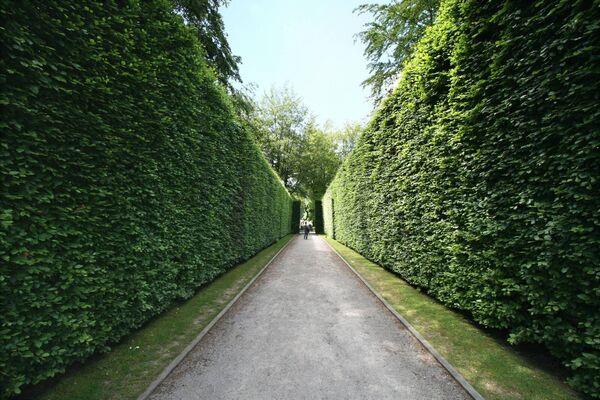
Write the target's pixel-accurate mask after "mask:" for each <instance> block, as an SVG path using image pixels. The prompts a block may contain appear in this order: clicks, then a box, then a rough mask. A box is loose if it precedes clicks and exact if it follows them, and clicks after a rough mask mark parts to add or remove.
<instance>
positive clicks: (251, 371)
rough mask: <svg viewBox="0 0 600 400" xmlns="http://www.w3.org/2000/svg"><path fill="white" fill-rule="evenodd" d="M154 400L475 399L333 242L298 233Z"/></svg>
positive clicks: (176, 370)
mask: <svg viewBox="0 0 600 400" xmlns="http://www.w3.org/2000/svg"><path fill="white" fill-rule="evenodd" d="M150 398H151V399H154V400H157V399H173V400H175V399H177V400H191V399H211V400H212V399H407V400H408V399H410V400H418V399H427V400H433V399H452V400H455V399H469V398H470V397H469V396H468V395H467V394H466V393H465V392H464V391H463V389H462V388H461V387H460V386H459V385H458V384H457V383H456V382H455V381H454V380H453V379H452V377H451V376H450V375H449V374H448V373H447V372H446V370H444V369H443V368H442V367H441V366H440V365H439V364H438V363H437V361H436V360H435V359H434V358H433V357H432V356H431V355H430V354H429V353H428V352H427V351H426V350H425V349H424V348H423V347H422V346H421V345H420V343H419V342H417V341H416V340H415V339H414V338H413V337H412V336H411V334H410V333H409V332H408V331H407V330H406V329H405V328H404V326H403V325H401V324H400V323H399V322H398V321H397V320H396V319H395V318H394V317H393V316H392V315H391V313H390V312H389V311H388V310H387V309H386V308H385V307H384V306H383V305H382V304H381V303H380V302H379V301H378V300H377V298H376V297H375V296H373V294H372V293H371V292H369V291H368V289H367V288H365V287H364V285H363V284H362V283H361V282H360V281H359V280H358V279H357V278H356V276H354V275H353V274H352V272H351V271H350V270H348V268H347V267H346V266H345V265H344V264H343V262H342V261H341V260H340V259H339V257H338V256H337V255H336V254H335V253H334V252H333V251H332V250H331V248H329V246H328V245H327V244H326V243H325V242H324V240H323V239H321V238H319V237H317V236H314V235H311V237H310V239H308V240H303V239H302V237H300V236H298V237H296V238H294V239H292V242H291V243H290V244H289V245H288V247H287V248H286V249H285V250H284V251H283V252H282V253H281V254H280V255H279V256H278V257H277V259H276V260H275V261H274V262H273V263H272V264H271V266H270V267H269V268H268V269H267V270H266V271H265V272H264V274H263V275H262V276H261V277H260V278H259V279H258V280H257V281H256V282H255V284H254V285H253V286H252V287H251V288H250V289H249V290H248V291H247V292H246V293H245V294H244V295H243V296H242V297H241V298H240V299H239V301H238V302H237V303H236V304H235V305H234V306H233V307H232V308H231V309H230V310H229V312H228V313H227V314H226V315H225V316H224V317H223V318H222V319H221V320H220V321H219V322H218V323H217V324H216V325H215V326H214V327H213V328H212V330H211V331H209V333H208V334H207V335H206V336H205V337H204V338H203V339H202V340H201V341H200V343H199V344H198V345H197V346H196V348H195V349H194V350H192V352H191V353H190V354H188V356H187V357H186V358H185V359H184V360H183V361H182V362H181V364H179V366H178V367H177V368H176V369H175V370H174V371H173V372H172V373H171V374H170V375H169V376H168V377H167V379H166V380H165V381H163V383H162V384H161V385H160V386H159V387H158V388H157V389H156V390H155V391H154V393H153V394H152V395H151V396H150Z"/></svg>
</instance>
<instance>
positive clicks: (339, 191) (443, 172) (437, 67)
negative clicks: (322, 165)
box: [323, 0, 600, 398]
mask: <svg viewBox="0 0 600 400" xmlns="http://www.w3.org/2000/svg"><path fill="white" fill-rule="evenodd" d="M598 38H600V6H599V4H598V2H594V1H570V2H563V1H561V2H558V1H550V0H547V1H536V2H517V1H475V0H472V1H465V0H447V1H443V2H442V8H441V12H440V16H439V18H438V19H437V21H436V23H435V24H434V25H433V26H432V27H431V28H430V29H428V31H427V33H426V35H425V37H424V38H423V39H422V40H421V41H420V42H419V43H418V45H417V48H416V52H415V54H414V56H413V57H412V58H411V59H410V60H409V61H408V63H407V64H406V66H405V68H404V70H403V73H402V77H401V79H400V80H399V82H398V84H397V87H396V88H395V90H394V92H393V94H392V95H390V97H389V98H388V99H387V101H385V103H384V104H383V105H382V106H381V107H380V108H379V109H378V111H377V112H376V114H375V116H374V118H373V119H372V121H371V123H370V125H369V127H368V128H367V130H366V132H365V133H364V135H363V136H362V137H361V139H360V140H359V143H358V145H357V147H356V148H355V149H354V150H353V152H352V153H351V154H350V156H349V157H348V158H347V159H346V161H345V162H344V164H343V165H342V167H341V169H340V171H339V172H338V174H337V176H336V178H335V179H334V181H333V182H332V184H331V185H330V187H329V190H328V192H327V194H326V195H325V197H324V200H323V201H324V202H325V206H324V209H325V210H326V214H327V215H326V216H325V224H326V227H327V231H328V234H330V235H331V234H332V233H333V232H334V233H335V236H336V239H337V240H339V241H341V242H342V243H344V244H346V245H348V246H350V247H352V248H354V249H356V250H357V251H359V252H360V253H362V254H363V255H365V256H366V257H368V258H370V259H372V260H373V261H375V262H377V263H379V264H381V265H384V266H385V267H387V268H389V269H390V270H392V271H395V272H397V273H398V274H399V275H400V276H402V277H403V278H404V279H406V280H407V281H408V282H410V283H411V284H414V285H416V286H419V287H422V288H424V289H425V290H426V291H427V292H428V293H429V294H430V295H432V296H434V297H435V298H437V299H438V300H440V301H441V302H443V303H444V304H446V305H448V306H450V307H453V308H456V309H460V310H464V311H466V312H469V313H470V314H471V315H472V316H473V318H474V319H475V321H477V322H479V323H480V324H482V325H484V326H487V327H494V328H501V329H507V330H508V331H509V332H510V338H509V340H510V341H511V342H513V343H515V342H537V343H543V344H544V345H545V346H547V348H548V349H549V350H550V351H551V352H552V353H553V354H554V355H555V356H556V357H558V358H559V359H560V360H562V361H563V362H564V363H565V365H566V366H568V367H569V368H570V369H571V370H572V377H571V378H570V382H571V384H572V385H573V386H574V387H576V388H578V389H580V390H581V391H583V392H585V393H587V394H589V395H592V396H594V397H596V398H597V397H599V396H600V268H599V266H600V265H599V264H600V235H599V228H600V201H599V197H598V194H599V193H600V187H599V181H600V134H599V131H600V130H599V128H600V126H599V121H600V107H599V100H600V97H599V95H600V87H599V85H598V83H599V82H600V69H599V68H598V65H599V64H598V54H600V40H598ZM332 202H333V203H332Z"/></svg>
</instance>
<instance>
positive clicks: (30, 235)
mask: <svg viewBox="0 0 600 400" xmlns="http://www.w3.org/2000/svg"><path fill="white" fill-rule="evenodd" d="M0 13H1V15H2V21H3V27H2V36H1V40H2V44H1V45H2V49H3V51H2V53H3V55H2V58H1V60H0V65H1V69H0V80H1V82H2V92H1V93H0V98H1V101H2V108H3V109H2V121H1V132H2V133H1V135H2V141H1V143H0V173H1V178H2V190H1V192H0V207H1V208H0V260H1V268H0V387H1V393H0V397H7V396H10V395H11V394H14V393H17V392H18V391H19V387H21V386H22V385H26V384H33V383H36V382H39V381H41V380H44V379H46V378H49V377H51V376H54V375H55V374H57V373H59V372H61V371H63V370H64V369H65V367H67V366H68V365H69V364H71V363H73V362H74V361H76V360H82V359H84V358H86V357H88V356H90V355H91V354H93V353H95V352H101V351H105V350H107V349H108V346H109V345H110V344H111V343H113V342H115V341H117V340H119V339H120V338H121V337H123V336H124V335H126V334H127V333H129V332H131V331H132V330H133V329H135V328H137V327H139V326H140V325H142V324H143V323H144V322H146V321H148V320H149V319H150V318H152V317H153V316H155V315H157V314H159V313H160V312H161V311H163V310H165V309H167V308H168V307H170V306H171V305H172V304H173V302H175V301H176V300H178V299H184V298H187V297H190V296H191V295H192V294H193V293H194V291H195V290H196V289H197V288H198V287H200V286H201V285H202V284H204V283H206V282H209V281H211V280H212V279H214V278H215V277H216V276H217V275H219V274H221V273H222V272H223V271H225V270H226V269H228V268H229V267H231V266H233V265H234V264H236V263H239V262H240V261H242V260H244V259H247V258H249V257H251V256H252V255H253V254H255V253H256V252H257V251H258V250H260V249H261V248H264V247H265V246H267V245H269V244H270V243H273V242H274V241H276V240H277V239H278V238H280V237H282V236H283V235H285V234H287V233H289V232H290V218H291V198H290V196H289V195H288V193H287V191H286V190H285V188H284V186H283V184H282V183H281V182H280V180H279V178H278V177H277V176H276V174H275V173H274V172H273V171H272V170H271V169H270V168H269V166H268V164H267V162H266V161H265V159H264V158H263V156H262V154H261V152H260V150H259V149H258V148H257V146H256V145H255V144H254V142H253V141H252V140H251V138H250V134H249V132H246V131H245V128H242V126H241V125H240V124H238V123H237V122H236V120H235V118H234V113H233V111H232V107H231V105H230V101H229V99H228V97H227V95H226V94H225V93H224V91H223V89H222V88H221V87H220V86H219V85H218V84H217V83H216V79H215V76H214V74H213V73H212V71H211V70H209V68H208V67H207V64H206V62H205V60H204V53H203V50H202V49H201V47H200V45H199V43H198V40H197V39H196V35H195V33H194V32H192V31H191V30H190V28H188V27H186V26H185V25H184V23H183V21H182V19H181V17H180V16H178V15H176V14H174V13H173V12H172V10H171V2H169V1H167V0H152V1H134V0H132V1H99V0H98V1H92V0H89V1H60V0H48V1H43V2H42V1H25V2H23V1H16V0H4V1H2V3H1V7H0Z"/></svg>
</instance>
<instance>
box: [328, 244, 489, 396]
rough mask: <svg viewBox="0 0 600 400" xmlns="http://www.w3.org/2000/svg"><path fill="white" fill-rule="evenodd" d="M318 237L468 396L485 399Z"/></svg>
mask: <svg viewBox="0 0 600 400" xmlns="http://www.w3.org/2000/svg"><path fill="white" fill-rule="evenodd" d="M319 239H321V240H323V241H324V242H325V243H327V246H329V248H331V250H333V252H334V253H335V254H337V256H338V257H339V258H340V259H341V260H342V261H343V262H344V264H346V266H347V267H348V268H350V270H351V271H352V272H353V273H354V275H356V276H357V277H358V279H360V281H361V282H362V283H363V284H364V285H365V286H366V287H367V288H368V289H369V290H370V291H371V293H373V294H374V295H375V297H377V298H378V299H379V301H380V302H381V303H382V304H383V305H384V306H385V308H387V309H388V311H390V312H391V313H392V315H394V317H396V318H397V319H398V320H399V321H400V323H401V324H402V325H404V326H405V327H406V329H408V331H409V332H410V333H411V334H412V335H413V336H414V337H415V339H417V340H418V341H419V343H421V344H422V345H423V347H425V349H427V351H429V353H431V355H432V356H433V357H434V358H435V359H436V360H437V361H438V362H439V363H440V364H441V365H442V367H444V369H445V370H446V371H448V373H449V374H450V375H451V376H452V377H453V378H454V380H455V381H456V382H458V384H459V385H460V386H461V387H462V388H463V389H464V390H465V391H466V392H467V393H468V394H469V396H471V397H472V398H473V399H475V400H485V398H484V397H483V396H482V395H481V394H480V393H479V392H478V391H477V390H475V388H474V387H473V386H471V384H470V383H469V382H468V381H467V380H466V379H465V377H464V376H462V375H461V373H460V372H458V370H457V369H456V368H454V366H453V365H452V364H450V363H449V362H448V360H446V359H445V358H444V357H443V356H442V355H441V354H440V353H438V351H437V350H436V349H435V348H434V347H433V346H432V345H431V344H430V343H429V342H428V341H427V339H425V338H424V337H423V335H421V334H420V333H419V332H418V331H417V330H416V329H415V328H414V327H413V326H412V325H411V324H410V323H409V322H408V321H407V320H406V318H404V317H403V316H402V315H400V314H399V313H398V311H396V310H395V309H394V308H393V307H392V306H391V305H390V304H389V303H388V302H387V301H386V300H385V299H384V298H383V297H381V296H380V295H379V293H377V292H376V291H375V289H373V287H372V286H371V285H370V284H369V282H367V281H366V280H365V279H364V278H363V277H362V276H361V275H360V274H359V273H358V271H356V270H355V269H354V267H353V266H352V265H350V264H349V263H348V261H346V259H345V258H344V257H342V255H341V254H340V253H339V252H338V251H337V250H336V249H334V248H333V246H332V245H331V244H329V242H328V241H327V240H325V239H324V238H322V237H319ZM359 254H360V253H359Z"/></svg>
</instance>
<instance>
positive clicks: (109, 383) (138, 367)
mask: <svg viewBox="0 0 600 400" xmlns="http://www.w3.org/2000/svg"><path fill="white" fill-rule="evenodd" d="M292 237H293V235H288V236H286V237H284V238H282V239H280V240H279V241H278V242H277V243H275V244H273V245H272V246H270V247H268V248H266V249H265V250H263V251H261V252H260V253H258V254H257V255H256V256H254V257H253V258H251V259H250V260H248V261H246V262H245V263H243V264H240V265H239V266H237V267H235V268H233V269H231V270H230V271H228V272H226V273H225V274H223V275H222V276H220V277H219V278H217V279H216V280H215V281H213V282H211V283H210V284H208V285H206V286H205V287H203V288H202V289H201V290H200V291H199V292H198V293H197V294H196V295H194V296H193V297H192V298H190V299H189V300H187V301H186V302H184V303H182V304H179V305H177V306H175V307H173V308H172V309H170V310H169V311H166V312H165V313H163V314H162V315H160V316H159V317H157V318H156V319H154V320H152V321H151V322H150V323H148V324H147V325H145V326H144V327H142V328H141V329H140V330H138V331H137V332H135V333H133V334H132V335H130V336H128V337H127V338H125V339H124V340H123V341H122V342H121V343H119V344H118V345H116V346H115V347H114V348H113V349H112V350H111V351H110V352H108V353H106V354H104V355H102V356H99V357H97V358H96V359H93V360H89V361H88V362H86V363H85V364H83V365H82V366H81V367H77V368H74V369H73V370H72V371H69V372H68V373H67V374H65V375H64V376H62V377H60V378H59V379H58V380H57V381H56V382H54V383H52V384H50V385H49V384H46V385H43V386H39V387H37V388H33V389H32V390H30V391H29V393H26V394H25V395H24V396H26V398H28V399H29V398H36V399H44V400H65V399H69V400H107V399H114V400H126V399H136V398H137V396H139V395H140V394H141V393H142V392H143V391H144V390H145V389H146V387H148V385H149V384H150V383H151V382H152V381H153V380H154V379H156V377H157V376H158V375H159V374H160V373H161V371H162V370H163V369H164V368H165V367H166V366H167V365H168V364H169V363H170V362H171V361H172V360H173V359H174V358H175V357H177V355H178V354H179V353H181V351H183V349H184V348H185V347H186V346H187V345H188V344H189V343H190V342H191V341H192V340H193V339H194V338H195V337H196V336H197V335H198V334H199V333H200V332H201V331H202V329H204V327H205V326H206V325H208V323H209V322H210V321H211V320H212V319H213V318H214V317H215V316H216V315H217V314H218V313H219V312H220V311H221V310H222V309H223V308H224V307H225V306H226V305H227V304H228V303H229V302H230V301H231V300H232V299H233V298H234V297H235V296H236V295H237V294H238V293H239V292H240V290H241V289H242V288H243V287H244V286H245V285H246V284H247V283H248V282H249V281H250V280H251V279H252V278H253V277H255V276H256V274H257V273H258V272H259V271H260V270H261V269H262V268H263V267H264V266H265V265H266V264H267V262H269V260H270V259H271V258H272V257H273V256H274V255H275V253H277V251H279V249H281V248H282V247H283V246H284V245H285V244H286V243H287V242H288V241H289V240H290V239H291V238H292Z"/></svg>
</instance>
